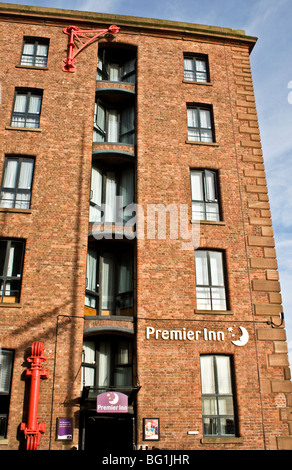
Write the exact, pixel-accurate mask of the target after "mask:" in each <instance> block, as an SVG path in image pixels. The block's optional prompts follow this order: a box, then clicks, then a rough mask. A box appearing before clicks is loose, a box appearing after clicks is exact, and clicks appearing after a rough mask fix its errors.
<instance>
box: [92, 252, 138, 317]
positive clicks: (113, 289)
mask: <svg viewBox="0 0 292 470" xmlns="http://www.w3.org/2000/svg"><path fill="white" fill-rule="evenodd" d="M133 302H134V298H133V253H132V250H130V249H128V250H126V251H123V252H121V253H116V252H110V251H101V252H99V251H97V250H95V248H91V247H89V249H88V253H87V269H86V294H85V306H87V307H90V308H91V309H93V310H95V312H92V314H95V315H123V316H133V306H134V303H133Z"/></svg>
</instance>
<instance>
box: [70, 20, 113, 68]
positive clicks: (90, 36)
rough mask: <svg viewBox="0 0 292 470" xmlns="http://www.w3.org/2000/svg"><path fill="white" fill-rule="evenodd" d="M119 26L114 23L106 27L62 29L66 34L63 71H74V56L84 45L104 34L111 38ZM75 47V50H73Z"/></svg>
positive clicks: (71, 27)
mask: <svg viewBox="0 0 292 470" xmlns="http://www.w3.org/2000/svg"><path fill="white" fill-rule="evenodd" d="M119 31H120V28H119V27H118V26H115V25H111V26H110V27H109V28H107V29H80V28H78V26H68V27H67V28H64V29H63V33H64V34H68V36H69V39H68V54H67V57H66V59H64V63H65V65H63V67H62V69H63V71H64V72H75V71H76V67H75V63H76V56H77V54H79V53H80V52H81V51H82V50H83V49H85V47H87V46H88V45H89V44H91V43H93V42H94V41H95V40H96V39H97V38H98V37H100V36H102V35H105V36H106V37H107V38H108V39H112V38H113V36H114V34H117V33H118V32H119ZM75 47H76V48H77V50H76V51H75V52H74V49H75Z"/></svg>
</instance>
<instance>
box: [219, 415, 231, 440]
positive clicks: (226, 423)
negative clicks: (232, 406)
mask: <svg viewBox="0 0 292 470" xmlns="http://www.w3.org/2000/svg"><path fill="white" fill-rule="evenodd" d="M220 426H221V434H222V435H233V436H234V435H235V424H234V418H220Z"/></svg>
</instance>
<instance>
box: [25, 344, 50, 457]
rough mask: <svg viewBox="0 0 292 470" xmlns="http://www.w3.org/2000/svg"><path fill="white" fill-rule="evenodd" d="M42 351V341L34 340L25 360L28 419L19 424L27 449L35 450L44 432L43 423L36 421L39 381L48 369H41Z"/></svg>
mask: <svg viewBox="0 0 292 470" xmlns="http://www.w3.org/2000/svg"><path fill="white" fill-rule="evenodd" d="M43 353H44V345H43V343H39V342H35V343H32V348H31V356H30V357H28V358H27V361H28V362H30V363H31V367H30V369H27V370H26V375H27V376H31V386H30V398H29V410H28V420H27V424H26V423H21V425H20V429H21V430H22V431H24V434H25V438H26V449H27V450H37V447H38V446H39V444H40V440H41V433H44V432H45V423H38V419H39V417H38V408H39V394H40V382H41V379H47V378H48V376H49V371H48V370H47V369H42V362H43V361H46V360H47V359H46V358H45V357H44V355H43Z"/></svg>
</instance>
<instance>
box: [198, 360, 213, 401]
mask: <svg viewBox="0 0 292 470" xmlns="http://www.w3.org/2000/svg"><path fill="white" fill-rule="evenodd" d="M200 363H201V386H202V394H214V393H215V375H214V367H213V356H201V358H200Z"/></svg>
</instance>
